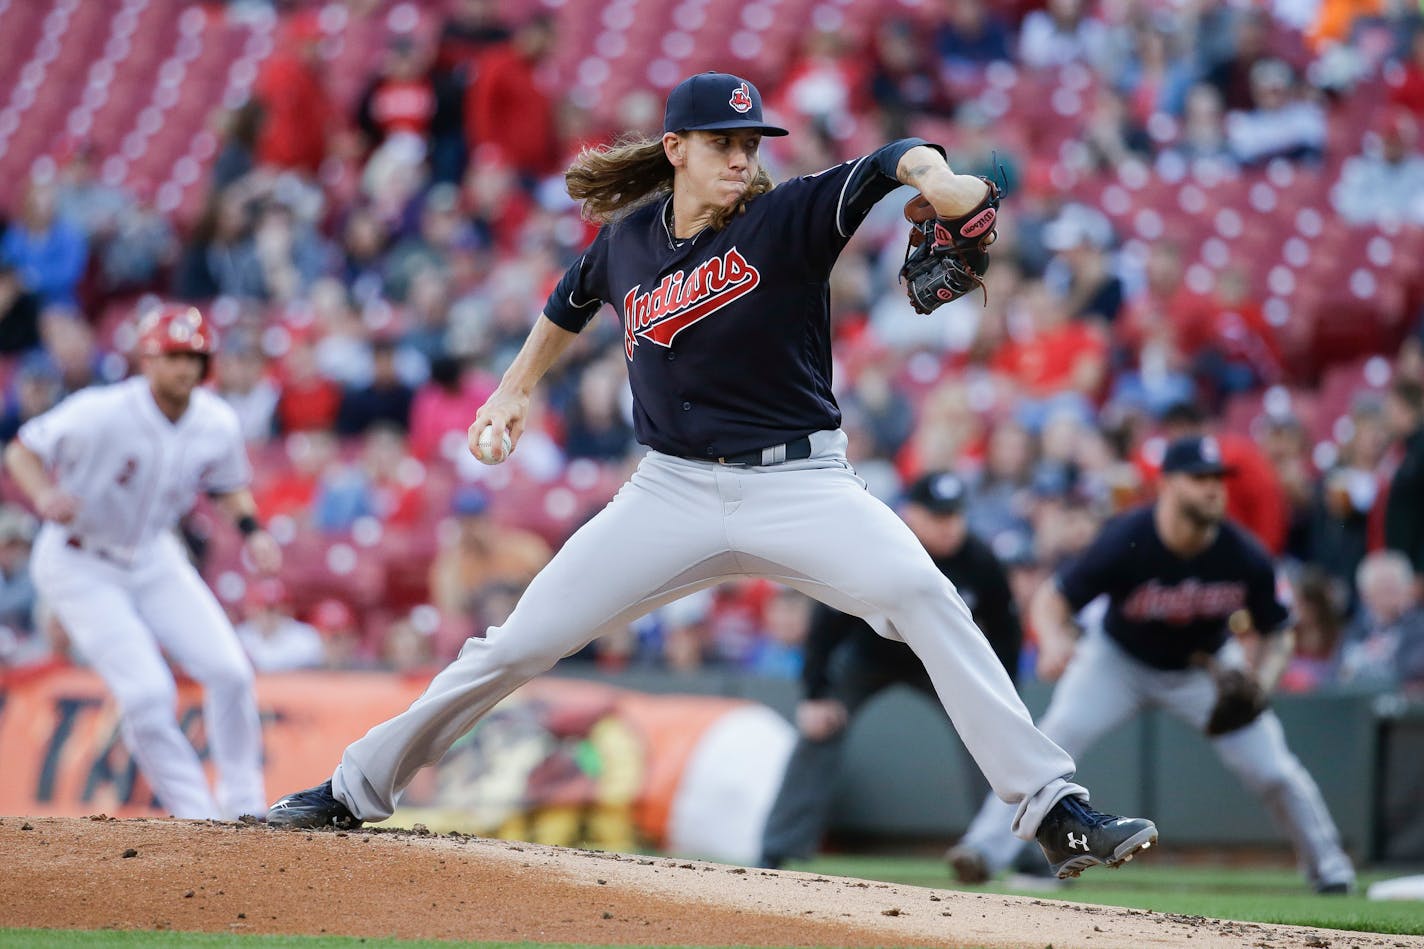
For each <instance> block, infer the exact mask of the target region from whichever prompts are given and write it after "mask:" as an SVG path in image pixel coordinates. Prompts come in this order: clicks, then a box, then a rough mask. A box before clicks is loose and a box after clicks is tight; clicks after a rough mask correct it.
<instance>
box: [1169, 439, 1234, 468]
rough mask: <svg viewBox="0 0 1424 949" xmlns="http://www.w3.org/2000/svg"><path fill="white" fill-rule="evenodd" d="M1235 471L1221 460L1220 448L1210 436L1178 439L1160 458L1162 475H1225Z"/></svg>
mask: <svg viewBox="0 0 1424 949" xmlns="http://www.w3.org/2000/svg"><path fill="white" fill-rule="evenodd" d="M1235 470H1236V469H1235V468H1233V467H1232V466H1231V465H1228V464H1227V463H1226V462H1225V461H1224V460H1222V457H1221V446H1220V445H1218V444H1217V441H1216V439H1215V438H1212V437H1210V436H1202V435H1188V436H1187V437H1185V438H1179V439H1177V440H1176V441H1174V442H1172V444H1170V445H1168V446H1167V452H1166V454H1164V455H1163V456H1162V473H1163V474H1189V475H1225V474H1231V472H1233V471H1235Z"/></svg>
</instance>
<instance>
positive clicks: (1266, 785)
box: [960, 631, 1355, 886]
mask: <svg viewBox="0 0 1424 949" xmlns="http://www.w3.org/2000/svg"><path fill="white" fill-rule="evenodd" d="M1217 658H1218V660H1220V661H1221V662H1222V663H1223V664H1225V665H1234V666H1241V665H1243V664H1244V658H1243V656H1242V653H1241V647H1240V645H1239V644H1237V643H1236V642H1235V641H1234V640H1233V641H1232V642H1229V643H1227V645H1226V646H1224V647H1222V649H1221V651H1220V652H1219V653H1218V654H1217ZM1215 703H1216V685H1215V683H1214V681H1213V680H1212V677H1211V673H1209V672H1207V671H1206V670H1205V669H1187V670H1183V671H1180V672H1178V671H1168V670H1161V669H1154V668H1152V667H1151V666H1148V665H1146V664H1144V663H1142V662H1140V661H1138V660H1137V659H1134V658H1133V657H1132V656H1129V655H1128V654H1127V653H1126V652H1124V651H1123V650H1122V649H1121V648H1120V647H1119V646H1118V645H1117V644H1116V643H1114V642H1113V641H1112V639H1111V638H1109V637H1108V636H1107V634H1105V633H1102V632H1100V631H1094V632H1091V633H1088V634H1087V635H1086V636H1084V638H1083V640H1082V642H1080V643H1079V645H1078V650H1077V652H1076V653H1075V654H1074V656H1073V659H1072V661H1071V662H1070V663H1069V664H1068V669H1067V670H1066V671H1065V672H1064V673H1063V679H1062V680H1061V681H1060V682H1059V684H1058V687H1057V688H1056V689H1054V691H1053V698H1052V700H1051V701H1050V702H1049V703H1048V709H1047V711H1045V712H1044V713H1043V719H1042V722H1041V724H1040V727H1041V728H1042V729H1043V732H1044V734H1046V735H1048V736H1049V737H1051V738H1052V739H1053V740H1054V741H1056V742H1058V743H1059V744H1060V745H1061V746H1062V747H1064V748H1065V749H1067V750H1068V752H1069V753H1070V754H1073V755H1081V754H1084V753H1086V752H1087V751H1088V749H1089V748H1091V747H1092V746H1093V744H1094V743H1095V742H1096V741H1097V740H1098V739H1099V738H1101V737H1102V736H1103V735H1105V734H1107V733H1108V732H1110V731H1112V730H1113V729H1114V728H1117V727H1118V726H1119V725H1121V724H1123V723H1124V722H1126V721H1128V720H1129V719H1130V718H1132V716H1134V715H1136V714H1137V713H1138V712H1140V711H1141V710H1142V709H1144V708H1147V707H1148V706H1152V705H1155V706H1158V707H1160V708H1163V709H1166V710H1167V711H1168V712H1169V713H1171V714H1172V715H1174V716H1176V717H1177V718H1178V719H1180V720H1182V721H1183V722H1185V723H1186V724H1187V725H1189V726H1191V727H1192V728H1194V729H1196V730H1197V731H1203V730H1204V729H1205V728H1206V721H1207V718H1208V717H1209V716H1210V714H1211V709H1212V706H1213V705H1214V704H1215ZM1211 745H1212V748H1213V749H1214V750H1215V751H1216V753H1217V755H1218V756H1219V757H1220V758H1221V762H1222V764H1224V765H1226V767H1227V769H1228V770H1230V771H1231V772H1232V773H1233V774H1235V775H1236V776H1237V777H1238V778H1240V779H1241V781H1242V783H1243V784H1245V785H1246V787H1247V788H1249V789H1250V790H1251V791H1253V792H1254V793H1255V794H1256V795H1257V796H1258V797H1260V799H1261V801H1262V803H1264V804H1265V806H1266V810H1267V811H1268V812H1270V814H1271V817H1272V818H1273V819H1274V820H1275V822H1276V824H1277V825H1278V826H1279V827H1280V828H1281V829H1282V830H1283V831H1285V833H1286V835H1287V836H1288V837H1289V838H1290V841H1291V844H1292V845H1293V846H1294V847H1295V852H1296V856H1297V858H1298V859H1299V862H1300V867H1301V872H1302V873H1303V874H1304V875H1305V877H1306V879H1307V880H1308V881H1309V882H1310V883H1311V885H1313V886H1314V885H1320V884H1326V883H1353V882H1354V879H1355V871H1354V867H1353V866H1352V865H1351V863H1350V858H1349V857H1348V856H1346V854H1345V851H1344V850H1343V849H1341V846H1340V832H1339V831H1338V830H1337V829H1336V827H1335V822H1334V820H1332V819H1331V817H1330V812H1329V811H1328V810H1327V809H1326V807H1325V801H1324V799H1323V798H1321V796H1320V789H1319V788H1318V787H1317V786H1316V784H1315V780H1314V779H1313V778H1312V777H1311V776H1310V773H1309V772H1308V771H1306V770H1305V767H1304V766H1303V765H1302V764H1301V763H1300V759H1299V758H1297V757H1296V756H1295V754H1294V753H1292V752H1291V750H1290V748H1288V747H1287V746H1286V739H1285V731H1284V730H1283V729H1282V728H1281V720H1280V718H1279V717H1277V715H1276V713H1275V712H1271V711H1267V712H1266V713H1265V714H1264V715H1262V716H1261V717H1260V718H1258V719H1256V721H1254V722H1252V723H1251V724H1250V725H1248V726H1246V727H1245V728H1242V729H1239V730H1237V731H1234V732H1231V733H1230V734H1228V735H1222V736H1220V737H1219V738H1213V739H1211ZM1014 820H1015V814H1014V813H1013V811H1012V810H1010V809H1008V808H1006V807H1005V806H1004V805H1003V804H1002V803H1001V802H999V801H998V800H995V799H994V798H993V797H992V796H990V797H988V798H986V799H985V801H984V804H983V806H982V807H981V808H980V809H979V813H978V814H977V815H976V816H975V818H974V822H973V823H972V824H970V826H969V830H968V831H967V832H966V833H965V835H964V838H963V839H962V840H961V841H960V844H961V845H965V846H968V847H972V848H973V849H974V850H976V851H978V852H979V853H980V854H981V855H982V856H983V857H984V859H985V862H986V863H987V864H988V867H989V872H990V873H997V872H999V871H1001V870H1003V869H1005V868H1006V867H1008V865H1009V864H1010V863H1012V862H1013V859H1014V857H1015V856H1016V855H1017V854H1018V851H1019V848H1020V846H1021V842H1020V841H1019V840H1018V838H1016V837H1015V836H1014V834H1013V833H1012V832H1011V831H1010V825H1011V824H1012V823H1013V821H1014Z"/></svg>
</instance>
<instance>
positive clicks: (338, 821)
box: [267, 781, 361, 830]
mask: <svg viewBox="0 0 1424 949" xmlns="http://www.w3.org/2000/svg"><path fill="white" fill-rule="evenodd" d="M267 824H268V825H269V826H271V827H292V828H297V829H313V828H318V827H336V828H338V829H340V830H351V829H352V828H355V827H360V826H361V822H360V821H359V820H357V819H356V816H355V815H354V814H352V813H351V809H350V808H348V807H347V806H346V805H345V804H342V803H341V802H340V801H338V800H337V799H336V795H334V794H332V793H331V782H330V781H323V782H322V783H321V784H318V785H317V786H316V787H314V788H307V789H306V790H305V791H298V792H297V793H296V794H288V795H287V796H286V797H284V798H282V799H280V800H279V801H277V803H276V804H273V805H272V806H271V807H270V808H268V809H267Z"/></svg>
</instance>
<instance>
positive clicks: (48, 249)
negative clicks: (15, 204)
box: [0, 181, 89, 307]
mask: <svg viewBox="0 0 1424 949" xmlns="http://www.w3.org/2000/svg"><path fill="white" fill-rule="evenodd" d="M0 259H3V260H4V261H5V262H6V263H9V264H11V265H12V266H14V268H15V269H16V270H17V271H19V273H20V277H21V279H22V280H23V281H24V285H25V289H27V290H29V291H30V292H32V293H34V294H35V295H36V296H37V297H39V299H40V304H41V306H48V305H50V304H55V303H58V304H61V305H64V306H69V307H73V306H77V305H78V298H77V297H76V295H75V289H76V288H77V287H78V285H79V280H80V278H81V277H83V276H84V267H85V265H86V264H87V263H88V261H89V245H88V242H87V241H86V240H85V238H84V232H83V231H81V230H80V229H79V228H78V227H75V226H74V225H73V224H71V223H69V222H68V221H65V220H64V219H62V218H60V217H59V216H58V215H57V214H56V213H55V194H54V187H53V185H51V184H49V183H48V182H42V181H31V182H30V187H29V190H28V191H27V192H26V194H25V203H24V209H23V210H22V211H21V213H20V217H19V218H18V219H17V220H16V221H15V222H14V224H12V225H11V227H10V229H9V230H8V231H6V232H5V236H4V238H3V239H0Z"/></svg>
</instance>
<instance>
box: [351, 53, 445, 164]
mask: <svg viewBox="0 0 1424 949" xmlns="http://www.w3.org/2000/svg"><path fill="white" fill-rule="evenodd" d="M425 66H426V54H425V52H424V51H423V50H422V49H421V48H420V46H419V45H417V43H416V42H415V39H414V38H413V37H411V36H409V35H405V34H400V35H397V36H395V37H393V38H392V39H391V42H390V45H389V46H388V47H387V48H386V56H385V61H384V62H383V63H382V65H381V71H380V72H379V73H378V74H377V75H376V76H375V77H374V78H373V79H372V80H371V83H370V85H368V86H367V87H366V91H365V93H364V94H363V95H362V96H361V105H360V108H359V109H358V111H357V116H356V122H357V124H358V125H359V126H360V128H361V131H362V132H363V133H364V134H365V136H366V144H367V145H368V146H369V147H371V148H375V147H376V146H378V145H380V144H381V143H382V142H384V141H385V140H386V139H387V138H389V137H391V136H392V135H397V134H405V135H414V136H416V137H418V138H420V139H421V140H422V141H424V140H425V139H427V138H429V136H430V123H431V121H432V120H433V119H434V117H435V85H434V83H432V82H431V80H430V77H429V76H427V75H426V74H425Z"/></svg>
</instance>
